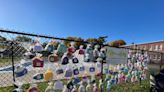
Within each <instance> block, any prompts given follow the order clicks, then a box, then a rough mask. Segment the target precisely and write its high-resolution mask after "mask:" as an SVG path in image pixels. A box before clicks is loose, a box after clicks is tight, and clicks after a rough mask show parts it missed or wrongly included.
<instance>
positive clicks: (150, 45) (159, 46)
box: [123, 40, 164, 53]
mask: <svg viewBox="0 0 164 92" xmlns="http://www.w3.org/2000/svg"><path fill="white" fill-rule="evenodd" d="M123 47H125V48H132V49H140V50H148V51H156V52H163V53H164V40H161V41H154V42H146V43H140V44H131V45H125V46H123Z"/></svg>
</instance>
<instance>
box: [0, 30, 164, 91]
mask: <svg viewBox="0 0 164 92" xmlns="http://www.w3.org/2000/svg"><path fill="white" fill-rule="evenodd" d="M63 41H67V42H78V41H74V40H67V39H63V38H62V39H60V38H55V37H50V36H43V35H35V34H28V33H20V32H13V31H5V30H1V31H0V76H1V77H0V92H11V91H12V90H14V89H15V88H14V87H13V84H14V83H17V85H18V83H20V84H23V86H19V87H18V88H17V89H16V90H21V89H22V91H27V90H28V91H27V92H34V91H35V90H39V92H50V91H47V90H53V91H55V92H62V90H64V89H65V90H66V89H68V91H70V92H74V91H71V90H72V89H73V90H76V88H77V89H80V88H81V89H83V86H84V87H85V88H84V89H85V90H86V89H87V88H88V90H87V92H91V90H95V91H94V92H97V91H96V90H99V91H101V92H109V91H112V92H124V91H123V90H124V89H125V92H126V91H127V90H128V91H129V92H143V91H144V89H147V91H148V89H149V88H148V86H144V85H147V81H149V79H148V77H149V76H148V75H147V73H149V72H150V71H155V72H158V71H159V69H160V68H161V65H162V64H164V60H163V59H164V57H163V53H160V52H150V51H144V50H134V49H127V48H115V47H110V46H103V45H96V46H92V45H88V42H85V41H80V42H81V43H83V45H86V46H85V47H86V48H83V46H79V47H78V48H75V47H74V46H73V43H71V44H72V45H70V46H68V47H67V46H65V45H64V42H63ZM75 49H77V50H75ZM102 64H103V65H102ZM81 81H82V82H81ZM142 81H143V82H142ZM145 81H146V83H145ZM137 83H138V84H137ZM34 84H37V88H38V89H35V86H36V85H34ZM83 84H84V85H83ZM89 84H90V85H89ZM135 84H136V85H138V86H139V88H136V87H135V86H130V85H135ZM48 85H49V86H48ZM148 85H149V84H148ZM51 86H52V88H51ZM90 86H92V87H90ZM48 87H50V88H48ZM119 87H120V88H119ZM121 87H122V89H121ZM133 87H134V89H133ZM145 87H146V88H145ZM89 88H92V89H90V90H89ZM131 89H133V90H131ZM30 90H34V91H30ZM22 91H15V92H22ZM147 91H145V92H147ZM64 92H65V91H64ZM66 92H67V91H66ZM75 92H76V91H75ZM80 92H81V91H80ZM82 92H83V91H82Z"/></svg>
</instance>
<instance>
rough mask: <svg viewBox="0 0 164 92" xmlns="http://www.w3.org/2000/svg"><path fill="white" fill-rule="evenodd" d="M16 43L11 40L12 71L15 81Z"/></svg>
mask: <svg viewBox="0 0 164 92" xmlns="http://www.w3.org/2000/svg"><path fill="white" fill-rule="evenodd" d="M13 45H14V43H13V42H11V46H12V47H11V61H12V71H13V81H14V82H15V73H14V71H15V66H14V51H13V49H14V46H13Z"/></svg>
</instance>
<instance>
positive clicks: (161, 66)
mask: <svg viewBox="0 0 164 92" xmlns="http://www.w3.org/2000/svg"><path fill="white" fill-rule="evenodd" d="M160 54H161V57H160V58H161V61H160V69H161V68H162V58H163V57H162V55H163V53H162V52H161V53H160Z"/></svg>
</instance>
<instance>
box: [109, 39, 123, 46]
mask: <svg viewBox="0 0 164 92" xmlns="http://www.w3.org/2000/svg"><path fill="white" fill-rule="evenodd" d="M108 45H110V46H113V47H119V46H122V45H126V42H125V41H124V40H115V41H112V42H109V43H108Z"/></svg>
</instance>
